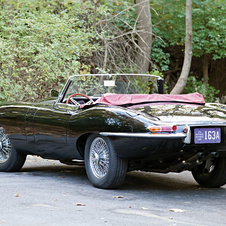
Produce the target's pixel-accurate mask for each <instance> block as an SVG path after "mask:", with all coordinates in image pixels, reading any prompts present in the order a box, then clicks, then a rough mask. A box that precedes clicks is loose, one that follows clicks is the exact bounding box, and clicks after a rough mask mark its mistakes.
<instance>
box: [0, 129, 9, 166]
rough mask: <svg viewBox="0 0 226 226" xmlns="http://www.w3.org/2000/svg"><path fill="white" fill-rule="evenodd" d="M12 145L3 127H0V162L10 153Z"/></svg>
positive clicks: (6, 158) (5, 159) (4, 160)
mask: <svg viewBox="0 0 226 226" xmlns="http://www.w3.org/2000/svg"><path fill="white" fill-rule="evenodd" d="M11 149H12V145H11V142H10V140H9V138H8V136H7V135H6V134H5V132H4V130H3V129H0V163H5V162H6V161H7V160H8V159H9V157H10V154H11Z"/></svg>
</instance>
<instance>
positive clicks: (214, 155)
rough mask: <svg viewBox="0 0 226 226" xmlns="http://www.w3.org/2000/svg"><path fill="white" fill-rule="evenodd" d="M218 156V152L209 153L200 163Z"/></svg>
mask: <svg viewBox="0 0 226 226" xmlns="http://www.w3.org/2000/svg"><path fill="white" fill-rule="evenodd" d="M218 156H219V153H218V152H215V151H213V152H210V153H209V154H208V155H206V156H205V157H204V158H203V159H201V160H200V161H201V162H204V161H206V160H207V159H210V158H217V157H218Z"/></svg>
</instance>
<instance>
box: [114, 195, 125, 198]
mask: <svg viewBox="0 0 226 226" xmlns="http://www.w3.org/2000/svg"><path fill="white" fill-rule="evenodd" d="M113 198H114V199H121V198H124V196H122V195H119V196H113Z"/></svg>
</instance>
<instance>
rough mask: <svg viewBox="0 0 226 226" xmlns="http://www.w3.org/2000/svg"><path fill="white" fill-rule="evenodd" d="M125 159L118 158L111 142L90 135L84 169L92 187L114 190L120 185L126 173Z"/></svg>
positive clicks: (96, 135) (107, 139)
mask: <svg viewBox="0 0 226 226" xmlns="http://www.w3.org/2000/svg"><path fill="white" fill-rule="evenodd" d="M127 165H128V161H127V159H122V158H120V157H119V156H118V155H117V154H116V151H115V149H114V147H113V145H112V141H111V140H110V139H109V138H107V137H103V136H100V135H98V134H91V135H90V136H89V137H88V139H87V141H86V146H85V167H86V173H87V176H88V178H89V180H90V182H91V183H92V185H93V186H95V187H98V188H116V187H118V186H120V185H121V184H122V182H123V181H124V179H125V176H126V173H127Z"/></svg>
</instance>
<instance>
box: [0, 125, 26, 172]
mask: <svg viewBox="0 0 226 226" xmlns="http://www.w3.org/2000/svg"><path fill="white" fill-rule="evenodd" d="M25 160H26V155H24V154H21V153H18V152H17V151H16V149H15V148H14V147H13V145H12V143H11V141H10V139H9V136H8V135H7V134H6V133H5V131H4V129H3V128H2V127H0V171H3V172H12V171H14V172H16V171H19V170H20V169H21V167H22V166H23V164H24V162H25Z"/></svg>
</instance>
